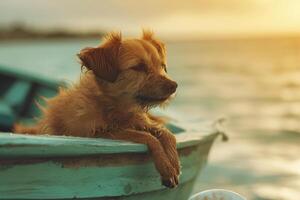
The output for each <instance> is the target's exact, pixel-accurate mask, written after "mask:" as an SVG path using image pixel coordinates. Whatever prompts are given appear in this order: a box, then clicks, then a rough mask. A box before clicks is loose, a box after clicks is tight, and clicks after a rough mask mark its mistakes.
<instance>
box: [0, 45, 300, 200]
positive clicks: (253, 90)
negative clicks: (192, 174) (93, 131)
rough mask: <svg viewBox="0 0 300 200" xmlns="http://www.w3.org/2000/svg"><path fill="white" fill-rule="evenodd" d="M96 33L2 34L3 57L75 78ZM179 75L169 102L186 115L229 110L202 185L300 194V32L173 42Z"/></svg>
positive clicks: (266, 197) (247, 192)
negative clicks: (225, 135)
mask: <svg viewBox="0 0 300 200" xmlns="http://www.w3.org/2000/svg"><path fill="white" fill-rule="evenodd" d="M97 43H98V41H96V40H58V41H54V40H52V41H35V42H32V41H24V42H2V43H1V44H0V64H2V65H7V66H10V67H11V68H13V67H17V68H18V69H22V70H24V71H28V72H29V73H35V74H38V75H39V76H46V77H49V76H50V77H51V78H52V79H64V80H75V79H76V78H78V77H79V71H80V70H79V69H80V66H79V64H78V63H77V60H76V57H75V54H76V53H77V52H78V51H79V49H81V48H83V47H86V46H89V45H95V44H97ZM167 46H168V60H169V62H168V65H169V73H170V74H171V76H172V77H173V78H174V79H175V80H177V81H178V82H179V89H178V94H177V97H176V99H175V100H174V101H173V102H172V104H171V105H170V109H174V110H176V111H179V112H182V113H187V116H186V117H187V118H198V117H201V118H211V119H213V118H217V117H219V116H227V118H228V119H229V121H228V123H227V126H228V129H229V136H230V141H229V142H227V143H222V142H220V141H218V142H216V144H215V146H214V148H213V149H212V152H211V154H210V160H209V163H208V165H207V167H206V168H205V170H204V171H203V173H202V174H201V176H199V177H198V179H199V181H198V182H197V185H196V187H195V192H196V191H201V190H204V189H210V188H224V189H229V190H233V191H236V192H239V193H241V194H243V195H244V196H246V197H248V198H249V199H252V200H275V199H276V200H279V199H282V200H295V199H298V198H299V196H300V157H299V153H300V145H299V144H300V123H299V120H300V78H298V77H300V39H273V40H272V39H268V40H264V41H263V40H240V41H202V42H194V43H192V42H191V43H169V44H168V45H167Z"/></svg>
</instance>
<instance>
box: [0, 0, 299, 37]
mask: <svg viewBox="0 0 300 200" xmlns="http://www.w3.org/2000/svg"><path fill="white" fill-rule="evenodd" d="M16 22H18V23H25V24H26V25H28V26H33V27H36V28H39V29H40V28H41V29H52V28H64V29H73V30H79V31H89V30H122V31H124V32H125V33H131V32H137V31H139V30H140V27H150V28H152V29H154V30H155V31H157V32H159V33H160V34H162V35H164V36H168V37H182V36H188V37H201V36H202V37H207V36H212V37H214V36H216V37H219V36H221V37H222V36H232V35H233V36H236V35H253V34H282V33H300V1H299V0H183V1H182V0H178V1H177V0H165V1H163V0H151V1H141V0H126V1H125V0H110V1H97V0H1V1H0V25H1V26H6V25H9V24H12V23H16Z"/></svg>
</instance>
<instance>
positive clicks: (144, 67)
mask: <svg viewBox="0 0 300 200" xmlns="http://www.w3.org/2000/svg"><path fill="white" fill-rule="evenodd" d="M131 69H133V70H135V71H138V72H146V71H147V65H146V64H145V63H139V64H137V65H135V66H133V67H132V68H131Z"/></svg>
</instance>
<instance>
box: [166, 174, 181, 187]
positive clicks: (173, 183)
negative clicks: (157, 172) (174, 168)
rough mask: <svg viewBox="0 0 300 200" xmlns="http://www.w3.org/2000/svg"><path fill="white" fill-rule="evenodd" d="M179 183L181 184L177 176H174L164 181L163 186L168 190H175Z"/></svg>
mask: <svg viewBox="0 0 300 200" xmlns="http://www.w3.org/2000/svg"><path fill="white" fill-rule="evenodd" d="M178 183H179V181H178V176H177V175H175V176H173V177H172V178H169V179H163V180H162V185H164V186H166V187H168V188H175V187H177V185H178Z"/></svg>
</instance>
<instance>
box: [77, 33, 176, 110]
mask: <svg viewBox="0 0 300 200" xmlns="http://www.w3.org/2000/svg"><path fill="white" fill-rule="evenodd" d="M78 57H79V58H80V60H81V62H82V65H83V66H85V67H86V68H87V69H88V70H91V71H93V73H94V75H95V76H96V77H97V80H98V82H99V83H100V84H101V88H102V89H103V90H105V92H106V94H108V95H111V96H113V97H120V98H123V99H127V100H133V101H135V102H136V103H138V104H139V105H141V106H152V105H159V104H162V103H163V102H165V101H166V100H168V99H169V98H170V96H171V95H172V94H173V93H175V91H176V88H177V83H176V82H175V81H173V80H171V79H170V77H169V76H168V74H167V64H166V49H165V45H164V44H163V43H162V42H160V41H159V40H157V39H156V38H154V36H153V33H152V32H150V31H143V35H142V37H141V38H140V39H126V40H122V37H121V34H120V33H111V34H109V35H107V36H106V37H105V40H104V42H103V44H101V45H100V46H99V47H95V48H85V49H83V50H81V52H80V53H79V54H78Z"/></svg>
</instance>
